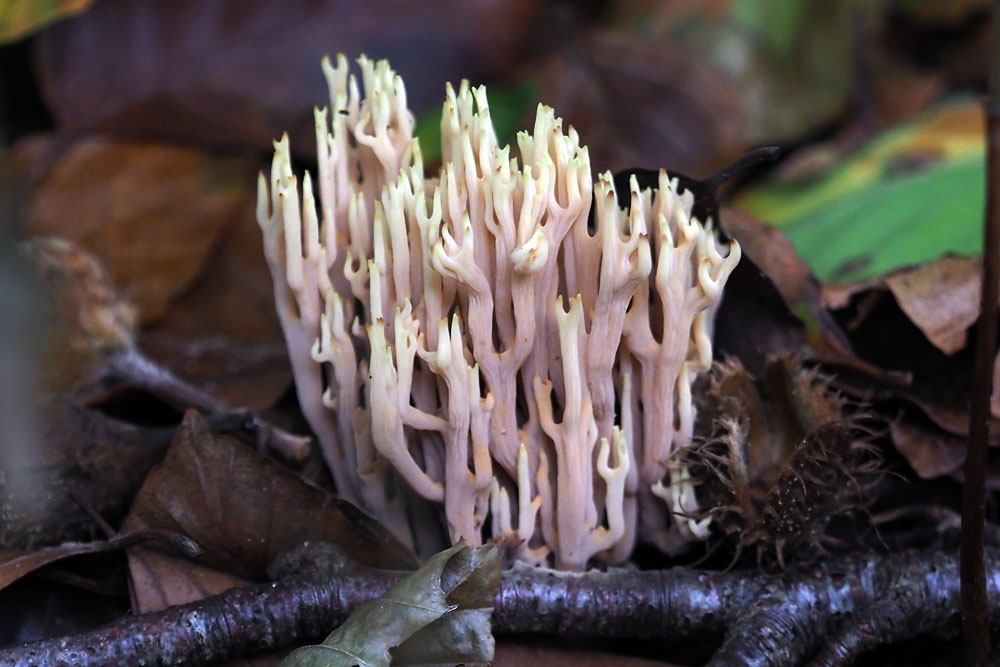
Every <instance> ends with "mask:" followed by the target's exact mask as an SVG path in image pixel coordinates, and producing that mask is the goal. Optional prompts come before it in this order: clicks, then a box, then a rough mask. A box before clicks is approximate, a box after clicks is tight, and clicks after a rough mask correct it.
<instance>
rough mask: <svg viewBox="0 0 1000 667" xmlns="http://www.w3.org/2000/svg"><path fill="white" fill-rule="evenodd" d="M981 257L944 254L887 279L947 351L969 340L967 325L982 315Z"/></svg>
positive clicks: (929, 335) (906, 307)
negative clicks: (928, 262) (980, 313)
mask: <svg viewBox="0 0 1000 667" xmlns="http://www.w3.org/2000/svg"><path fill="white" fill-rule="evenodd" d="M980 263H981V262H980V260H979V258H977V257H950V256H946V257H942V258H941V259H939V260H937V261H934V262H931V263H930V264H925V265H923V266H918V267H914V268H908V269H903V270H901V271H895V272H893V273H891V274H889V275H888V276H886V277H885V278H884V282H885V284H886V286H887V287H888V288H889V290H890V291H891V292H892V294H893V296H895V297H896V301H897V302H898V303H899V307H900V308H902V310H903V312H904V313H906V315H907V316H908V317H909V318H910V320H911V321H912V322H913V323H914V324H916V325H917V327H919V328H920V330H921V331H923V332H924V335H925V336H927V339H928V340H929V341H930V342H931V343H933V344H934V345H935V347H937V348H938V349H939V350H941V351H942V352H944V353H945V354H953V353H955V352H957V351H959V350H961V349H962V348H963V347H965V342H966V329H968V328H969V326H971V325H972V324H973V323H974V322H975V321H976V319H977V318H978V317H979V294H980V277H979V276H980V268H979V267H980Z"/></svg>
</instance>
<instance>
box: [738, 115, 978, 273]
mask: <svg viewBox="0 0 1000 667" xmlns="http://www.w3.org/2000/svg"><path fill="white" fill-rule="evenodd" d="M983 159H984V158H983V116H982V109H981V107H980V105H979V104H977V103H975V102H974V101H971V100H970V101H968V102H962V103H957V104H951V105H948V106H946V107H943V108H941V109H938V110H937V111H935V112H934V113H932V114H930V115H928V116H926V117H925V118H923V119H921V120H920V121H918V122H915V123H913V124H910V125H907V126H904V127H900V128H896V129H893V130H890V131H887V132H885V133H884V134H882V135H881V136H879V137H876V138H875V139H874V140H873V141H872V142H870V143H869V144H868V145H867V146H865V147H863V148H862V149H860V150H859V151H857V152H856V153H855V154H854V155H852V156H850V157H848V158H846V159H844V160H843V161H841V162H840V163H839V164H837V165H835V166H834V167H832V168H831V169H829V170H828V171H827V172H825V173H823V174H821V175H820V176H818V177H817V178H814V179H810V180H809V181H806V182H790V181H787V180H786V181H785V182H782V183H770V184H763V185H761V186H758V187H755V188H752V189H750V190H748V191H746V192H744V193H743V194H742V195H741V196H740V197H738V198H737V200H736V201H735V202H733V203H734V205H735V206H738V207H740V208H744V209H746V210H747V211H749V212H750V213H752V214H753V215H755V216H756V217H758V218H760V219H761V220H763V221H764V222H767V223H769V224H772V225H774V226H776V227H778V228H779V229H781V231H782V232H784V234H785V235H786V236H787V237H788V238H789V240H790V241H791V242H792V245H793V246H794V247H795V250H796V252H797V253H798V254H799V256H800V257H802V259H804V260H805V261H806V263H808V264H809V266H810V267H811V268H812V270H813V271H814V272H815V273H816V275H817V276H818V277H819V278H820V279H821V280H824V281H827V282H854V281H858V280H864V279H867V278H872V277H875V276H879V275H882V274H884V273H887V272H888V271H891V270H893V269H896V268H899V267H901V266H906V265H910V264H921V263H924V262H928V261H930V260H933V259H936V258H937V257H940V256H941V255H943V254H945V253H955V254H959V255H967V254H971V253H975V252H978V251H979V250H980V249H981V235H982V231H981V230H982V216H983V193H984V179H985V176H984V162H983Z"/></svg>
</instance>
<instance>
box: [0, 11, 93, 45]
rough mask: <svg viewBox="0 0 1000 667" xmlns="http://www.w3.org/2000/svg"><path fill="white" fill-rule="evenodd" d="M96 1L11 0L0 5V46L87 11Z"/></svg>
mask: <svg viewBox="0 0 1000 667" xmlns="http://www.w3.org/2000/svg"><path fill="white" fill-rule="evenodd" d="M92 4H94V0H10V1H8V2H4V3H0V44H3V43H5V42H13V41H15V40H18V39H21V38H22V37H24V36H26V35H29V34H30V33H32V32H35V31H36V30H40V29H41V28H44V27H45V26H46V25H48V24H50V23H52V22H53V21H58V20H59V19H61V18H65V17H67V16H73V15H74V14H79V13H80V12H83V11H86V10H87V8H88V7H90V6H91V5H92Z"/></svg>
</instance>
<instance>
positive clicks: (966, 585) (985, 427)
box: [961, 0, 1000, 666]
mask: <svg viewBox="0 0 1000 667" xmlns="http://www.w3.org/2000/svg"><path fill="white" fill-rule="evenodd" d="M994 17H995V18H1000V0H997V2H996V3H995V8H994ZM993 51H994V54H993V55H994V60H993V67H992V71H991V74H990V91H989V98H988V99H987V101H986V215H985V219H984V221H983V287H982V302H981V305H980V311H979V312H980V316H979V324H978V326H977V328H976V355H975V368H974V369H973V373H974V374H973V383H972V407H971V416H970V417H971V418H970V424H969V448H968V455H967V456H966V459H965V486H964V489H963V495H962V557H961V564H962V567H961V577H962V664H963V665H984V666H985V665H986V664H988V662H989V654H990V629H989V618H988V615H987V604H986V573H985V568H984V564H983V529H984V528H983V527H984V523H985V520H986V446H987V438H988V436H989V422H990V396H991V394H992V391H993V360H994V358H995V357H996V349H997V302H998V300H1000V294H998V285H1000V192H998V191H997V187H996V184H997V180H998V179H1000V30H996V29H995V34H994V47H993Z"/></svg>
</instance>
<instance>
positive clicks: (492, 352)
mask: <svg viewBox="0 0 1000 667" xmlns="http://www.w3.org/2000/svg"><path fill="white" fill-rule="evenodd" d="M359 64H360V66H361V73H362V76H361V79H362V83H363V86H364V91H365V94H364V96H363V97H362V95H361V94H360V92H359V86H358V84H357V81H356V80H355V77H354V76H353V75H350V76H349V75H348V65H347V61H346V59H345V58H344V57H343V56H342V55H341V56H339V57H338V59H337V65H336V67H334V66H332V65H331V63H330V62H329V60H324V63H323V70H324V73H325V75H326V78H327V81H328V83H329V87H330V102H331V108H332V111H330V112H328V111H327V110H326V109H318V110H316V112H315V117H316V138H317V141H316V147H317V154H318V177H317V179H316V180H317V186H318V191H319V201H318V202H317V201H316V199H315V196H314V190H313V187H314V186H313V182H312V179H311V177H310V175H309V174H308V173H306V174H305V176H304V177H303V179H302V184H301V188H300V187H299V183H298V179H297V177H296V176H295V174H294V173H293V171H292V168H291V163H290V152H289V145H288V139H287V136H286V137H284V138H282V140H281V141H278V142H276V144H275V153H274V162H273V165H272V168H271V178H270V184H268V183H267V181H266V180H265V178H264V176H263V175H261V177H260V183H259V194H258V210H257V217H258V220H259V222H260V225H261V228H262V229H263V232H264V248H265V252H266V255H267V260H268V262H269V264H270V267H271V271H272V273H273V276H274V283H275V300H276V305H277V309H278V313H279V315H280V318H281V322H282V325H283V327H284V332H285V336H286V339H287V343H288V350H289V353H290V357H291V362H292V364H293V370H294V375H295V380H296V386H297V390H298V396H299V400H300V402H301V406H302V409H303V411H304V413H305V416H306V418H307V419H308V421H309V423H310V425H311V426H312V428H313V430H314V432H315V433H316V436H317V438H318V440H319V442H320V444H321V445H322V449H323V454H324V456H325V458H326V461H327V463H328V464H329V467H330V470H331V471H332V474H333V477H334V480H335V483H336V485H337V488H338V491H339V493H340V494H341V495H342V496H343V497H345V498H347V499H348V500H351V501H352V502H354V503H356V504H357V505H358V506H360V507H361V508H363V509H364V510H365V511H367V512H368V513H370V514H371V515H372V516H374V517H376V518H378V519H380V520H381V521H383V523H384V524H385V525H387V526H389V527H390V528H392V529H394V530H395V531H397V534H401V535H404V536H406V535H408V532H407V531H408V527H407V524H406V514H405V510H406V508H405V507H403V506H402V503H401V500H402V499H403V498H404V496H405V494H403V493H401V492H400V491H399V488H398V486H399V479H400V478H402V480H405V482H406V483H407V484H408V485H409V487H410V488H411V489H412V490H414V491H415V492H416V493H417V494H419V495H420V496H422V497H423V498H425V499H427V500H429V501H431V502H433V503H439V504H440V505H442V506H443V509H444V516H445V517H446V519H447V525H448V529H449V531H450V534H451V539H452V540H453V541H458V540H460V539H464V540H465V541H467V542H469V543H470V544H478V543H480V542H481V541H482V540H483V539H484V537H485V538H489V537H491V536H492V537H493V538H497V539H502V540H505V541H506V543H507V544H508V545H511V546H512V548H513V549H515V550H516V554H517V556H518V557H520V558H521V559H523V560H526V561H529V562H536V563H540V562H546V561H548V559H549V558H550V557H551V558H552V559H553V560H554V564H555V565H556V567H559V568H565V569H582V568H583V567H585V566H586V564H587V562H588V561H589V560H590V559H591V558H592V557H595V556H597V557H600V558H602V559H604V560H606V561H607V562H612V563H613V562H621V561H622V560H624V559H626V558H627V557H628V555H629V554H630V552H631V551H632V548H633V546H634V544H635V541H636V539H637V538H638V539H643V540H647V541H650V542H652V543H654V544H657V545H659V546H660V547H661V548H664V549H670V548H671V547H672V546H676V545H677V544H678V543H679V541H683V540H690V539H694V538H699V537H704V535H705V534H706V528H707V527H706V526H705V525H704V524H703V523H699V522H696V521H694V520H693V519H691V518H690V512H691V511H692V510H693V509H694V498H693V490H692V488H691V485H690V482H689V481H688V478H687V475H686V471H685V470H683V469H682V468H680V467H679V466H677V465H675V464H674V463H673V460H674V458H675V457H672V456H671V453H672V452H674V451H675V450H676V449H677V448H680V447H685V446H686V445H688V444H689V443H690V441H691V437H692V428H693V422H694V407H693V406H692V402H691V384H692V382H693V380H694V378H695V376H696V374H697V373H700V372H702V371H705V370H707V369H708V367H709V365H710V363H711V360H712V347H711V331H712V320H713V316H714V311H715V307H716V305H717V304H718V302H719V299H720V296H721V292H722V288H723V285H724V284H725V282H726V279H727V277H728V276H729V274H730V272H731V271H732V269H733V267H734V266H735V265H736V263H737V262H738V261H739V256H740V251H739V247H738V245H736V244H735V243H729V244H725V245H720V244H719V243H718V242H717V240H716V237H715V234H714V233H713V231H712V229H711V226H710V225H708V226H706V225H703V224H702V223H701V222H699V221H697V220H694V219H692V218H691V217H690V211H691V206H692V196H691V194H690V193H688V192H684V193H678V192H677V188H676V183H672V182H671V180H670V178H669V177H668V176H667V174H666V173H665V172H663V171H661V172H660V177H659V188H658V190H657V191H655V192H651V191H649V190H646V191H644V192H640V191H639V189H638V187H637V185H636V183H635V181H634V179H633V182H632V187H631V208H630V209H629V210H625V209H621V208H619V206H618V204H617V202H616V196H615V191H614V184H613V182H612V178H611V175H610V174H609V173H605V174H602V175H600V176H599V177H598V181H597V183H596V184H594V183H593V182H592V176H591V171H590V161H589V158H588V154H587V148H586V147H585V146H582V145H581V144H580V140H579V137H578V136H577V134H576V132H575V131H574V130H573V128H572V127H570V128H569V129H568V130H564V129H563V126H562V120H561V119H560V118H557V117H555V115H554V113H553V110H552V109H551V108H549V107H546V106H544V105H539V106H538V112H537V115H536V118H535V126H534V129H533V130H531V131H530V132H521V133H520V134H518V136H517V145H518V146H517V147H518V151H517V155H518V157H514V156H513V155H512V151H511V149H510V147H508V146H503V147H501V146H499V145H497V138H496V135H495V133H494V129H493V125H492V122H491V120H490V111H489V105H488V103H487V99H486V90H485V88H483V87H479V88H470V87H469V85H468V84H467V83H466V82H463V83H462V86H461V87H460V89H459V90H458V92H457V93H456V92H455V91H454V90H453V89H452V88H451V87H450V86H449V87H448V88H447V91H446V98H445V102H444V109H443V114H442V120H441V137H442V155H443V166H442V167H441V169H440V172H439V174H438V175H437V176H434V177H428V176H427V175H426V174H425V172H424V166H423V164H422V160H421V153H420V147H419V144H418V142H417V140H416V139H415V138H413V136H412V131H413V124H414V121H413V116H412V114H411V113H410V111H409V110H408V109H407V105H406V92H405V89H404V87H403V82H402V80H401V79H400V77H399V76H398V75H396V74H395V73H394V72H393V70H392V69H391V68H390V67H389V65H388V63H387V62H385V61H380V62H378V63H373V62H372V61H370V60H368V59H366V58H363V57H362V58H361V59H360V60H359ZM592 206H593V209H594V216H593V221H592V223H591V224H588V215H589V213H590V211H591V207H592ZM394 489H395V490H394Z"/></svg>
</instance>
